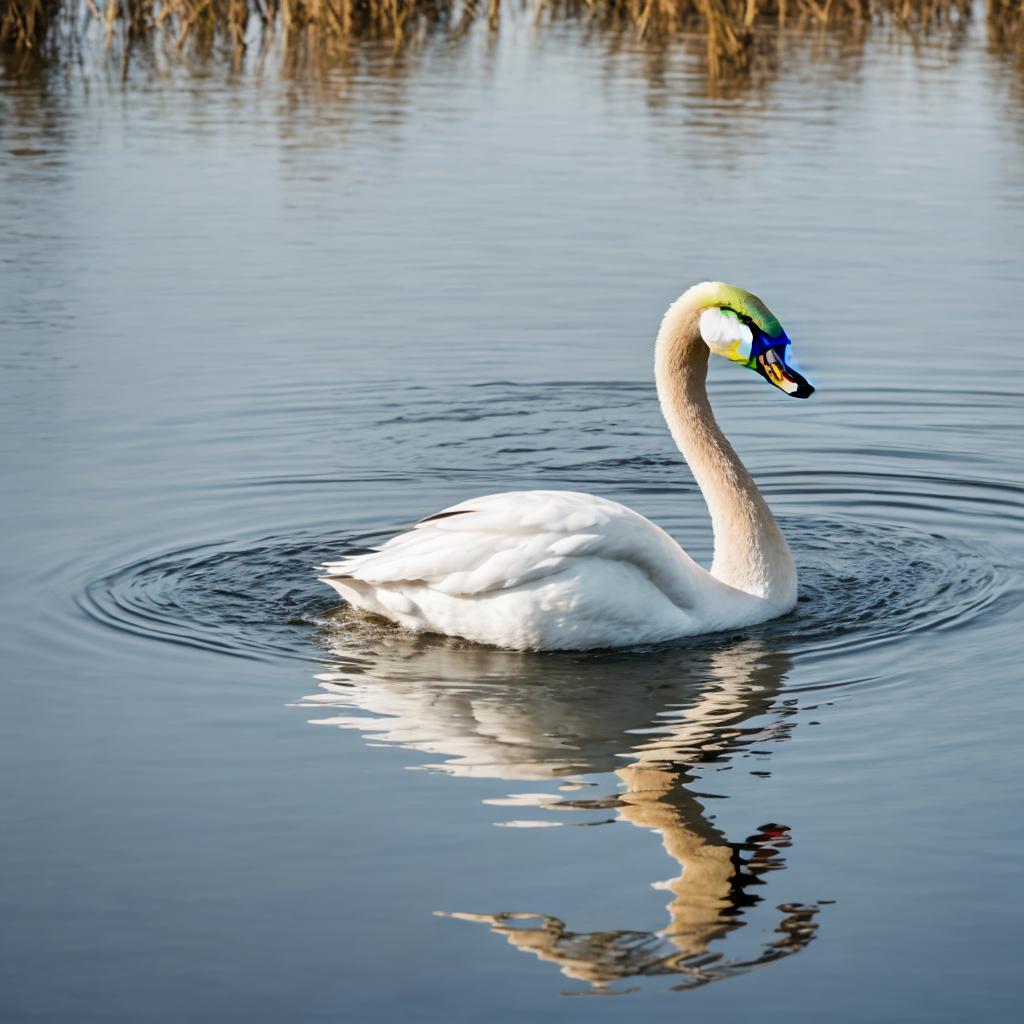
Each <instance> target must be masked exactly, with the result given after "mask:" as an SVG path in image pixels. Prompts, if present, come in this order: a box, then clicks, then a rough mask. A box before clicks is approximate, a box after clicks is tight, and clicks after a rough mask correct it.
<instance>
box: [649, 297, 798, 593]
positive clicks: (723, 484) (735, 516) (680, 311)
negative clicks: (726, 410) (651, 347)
mask: <svg viewBox="0 0 1024 1024" xmlns="http://www.w3.org/2000/svg"><path fill="white" fill-rule="evenodd" d="M700 299H701V296H699V295H698V296H695V295H692V294H691V292H687V293H685V294H684V295H683V296H682V297H681V298H679V299H678V300H677V301H676V302H675V303H674V304H673V305H672V306H670V307H669V310H668V312H667V313H666V314H665V319H664V320H663V321H662V325H661V330H660V331H659V332H658V341H657V346H656V348H655V379H656V380H657V384H658V398H659V400H660V402H661V410H662V412H663V413H664V416H665V419H666V421H667V422H668V426H669V429H670V430H671V431H672V437H673V439H674V440H675V442H676V444H677V445H678V447H679V451H680V452H681V453H682V455H683V458H684V459H686V461H687V463H688V464H689V466H690V469H691V470H692V471H693V475H694V478H695V479H696V481H697V485H698V486H699V487H700V489H701V493H702V494H703V495H704V500H705V501H706V502H707V506H708V511H709V512H710V513H711V523H712V527H713V529H714V534H715V558H714V563H713V564H712V566H711V574H712V575H713V576H715V577H716V578H717V579H719V580H721V581H722V582H723V583H727V584H729V585H730V586H732V587H735V588H736V589H738V590H742V591H745V592H746V593H748V594H754V595H756V596H758V597H763V598H767V599H768V600H770V601H772V602H773V603H776V602H777V603H779V604H780V605H792V604H793V603H794V601H795V600H796V570H795V568H794V566H793V559H792V557H791V556H790V553H789V548H788V547H787V546H786V541H785V539H784V538H783V536H782V533H781V531H780V530H779V527H778V525H777V524H776V522H775V519H774V517H773V516H772V514H771V511H770V510H769V508H768V505H767V503H766V502H765V500H764V498H762V497H761V492H760V491H759V490H758V489H757V485H756V484H755V483H754V479H753V477H751V475H750V473H748V472H747V469H746V467H745V466H744V465H743V463H742V462H741V461H740V458H739V456H738V455H737V454H736V452H735V451H734V450H733V447H732V445H730V444H729V442H728V441H727V440H726V437H725V435H724V434H723V433H722V431H721V428H720V427H719V426H718V423H717V422H716V421H715V417H714V414H713V413H712V411H711V403H710V402H709V401H708V394H707V389H706V387H705V381H706V379H707V372H708V356H709V354H710V353H709V350H708V347H707V345H706V344H705V343H704V340H703V339H702V338H701V336H700V323H699V318H700V313H701V306H702V304H701V302H700Z"/></svg>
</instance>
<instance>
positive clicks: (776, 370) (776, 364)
mask: <svg viewBox="0 0 1024 1024" xmlns="http://www.w3.org/2000/svg"><path fill="white" fill-rule="evenodd" d="M789 345H790V341H789V338H787V337H786V333H785V331H783V332H782V334H781V335H780V336H779V337H777V338H769V337H768V336H767V335H766V334H761V333H760V332H758V336H755V338H754V344H753V346H752V349H753V351H752V352H751V354H750V359H749V360H748V362H747V366H749V367H750V369H752V370H756V371H757V372H758V373H759V374H761V376H762V377H764V379H765V380H766V381H768V383H769V384H774V385H775V387H777V388H778V389H779V390H780V391H784V392H785V393H786V394H787V395H789V396H790V397H792V398H810V397H811V395H813V394H814V385H812V384H811V382H810V381H809V380H807V378H806V377H804V376H803V374H801V373H800V372H799V371H797V370H796V369H795V368H794V367H793V366H791V365H790V364H789V363H788V362H787V361H786V353H787V350H788V349H789Z"/></svg>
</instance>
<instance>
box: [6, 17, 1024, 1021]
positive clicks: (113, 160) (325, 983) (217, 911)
mask: <svg viewBox="0 0 1024 1024" xmlns="http://www.w3.org/2000/svg"><path fill="white" fill-rule="evenodd" d="M789 56H790V59H789V60H787V61H785V62H783V65H782V66H781V67H780V68H778V69H777V73H776V74H774V75H773V76H772V77H771V78H770V79H769V80H767V81H764V82H762V83H760V84H759V86H758V88H756V89H751V90H747V91H739V92H732V93H729V94H727V95H718V96H716V95H712V94H709V90H708V89H707V87H706V82H705V81H704V79H703V77H702V76H701V73H700V70H699V67H698V65H697V62H696V60H695V58H694V57H693V56H692V55H690V54H689V53H687V52H685V51H680V52H678V53H673V52H669V53H661V54H660V55H659V56H658V57H657V59H656V60H655V59H654V58H653V57H652V56H651V54H650V52H649V51H645V50H643V49H642V48H639V47H637V46H636V45H635V44H630V45H623V46H620V47H619V48H617V49H610V48H608V47H604V46H602V45H599V43H598V42H596V41H595V40H593V39H591V38H589V37H586V36H584V35H581V34H580V33H578V32H576V31H575V30H573V29H572V28H571V27H569V28H565V29H550V30H548V31H547V32H545V33H543V34H541V35H539V36H538V35H537V34H535V33H533V32H531V31H530V30H529V27H528V26H526V25H520V26H519V28H518V30H516V31H508V32H503V33H502V35H501V36H500V38H498V39H497V40H489V39H488V37H487V36H486V34H485V33H483V32H474V33H471V34H470V35H469V37H467V38H466V39H464V40H463V41H462V42H461V43H460V44H459V45H458V46H457V47H455V46H452V45H450V44H446V43H444V42H443V41H439V42H434V43H428V44H426V45H425V46H424V47H423V48H421V49H420V50H418V51H416V52H415V53H407V54H405V55H400V56H396V55H395V54H393V53H391V52H387V51H385V50H379V51H374V50H372V49H367V50H365V51H363V57H362V58H361V59H360V61H359V62H358V63H357V64H356V65H355V66H352V67H349V68H347V69H346V70H345V71H344V72H340V71H339V72H338V73H336V74H326V75H324V76H322V77H320V78H317V79H316V80H315V81H313V82H310V81H297V80H293V79H289V78H288V77H287V76H286V75H283V74H278V73H270V72H268V73H267V74H266V75H265V76H264V77H263V78H260V77H258V76H257V75H255V74H253V73H246V74H242V75H239V76H236V77H233V76H232V75H230V74H228V73H226V72H224V71H221V72H217V71H216V70H215V69H212V68H209V67H207V68H200V69H196V70H194V71H193V72H192V73H188V72H184V71H176V72H171V71H166V69H164V71H159V69H158V72H154V73H152V74H143V73H142V72H141V71H139V72H138V73H137V74H135V73H133V75H132V77H131V78H130V79H129V82H128V83H127V85H126V86H125V88H124V89H121V88H120V87H119V86H118V85H116V84H113V83H112V82H110V81H109V80H108V79H107V78H106V77H104V75H102V74H96V73H90V74H84V73H82V72H80V71H76V70H75V69H73V68H70V69H69V68H64V69H61V68H53V69H51V70H50V71H48V72H47V73H45V74H44V73H38V74H32V75H22V74H19V75H14V74H8V75H7V76H6V77H0V223H2V225H3V228H4V230H3V232H2V234H0V292H2V296H3V304H2V313H0V324H2V340H0V460H2V461H0V467H2V476H3V480H4V487H3V491H4V500H3V502H2V503H0V517H2V518H0V536H2V538H3V553H2V563H0V564H2V566H3V573H2V585H0V623H2V626H0V630H2V635H3V651H4V672H3V682H2V684H0V778H2V779H3V783H2V785H0V820H2V821H3V822H4V827H3V830H2V838H0V914H2V918H3V921H4V928H3V931H2V937H0V952H2V955H0V1019H3V1020H4V1021H12V1022H13V1021H19V1022H20V1021H65V1020H75V1021H103V1022H112V1021H132V1022H137V1021H171V1020H174V1021H178V1020H188V1021H208V1020H209V1021H213V1020H246V1021H261V1022H262V1021H268V1022H269V1021H281V1020H299V1021H321V1020H323V1021H336V1020H346V1021H348V1020H352V1021H371V1020H373V1021H376V1020H380V1021H394V1020H413V1021H421V1020H422V1021H478V1020H495V1021H511V1020H513V1019H531V1020H541V1021H547V1020H558V1021H576V1020H580V1021H583V1020H586V1021H591V1020H594V1021H604V1020H636V1019H650V1020H654V1021H662V1020H665V1021H668V1020H677V1019H679V1018H680V1017H681V1016H687V1015H693V1016H697V1015H700V1016H702V1017H704V1018H705V1019H716V1020H724V1021H731V1020H741V1019H743V1020H746V1019H757V1020H760V1021H783V1020H785V1021H787V1022H788V1021H793V1020H806V1021H821V1020H828V1021H838V1022H847V1021H849V1022H853V1021H901V1022H906V1021H922V1022H924V1021H929V1022H934V1021H963V1020H968V1019H970V1020H974V1019H977V1020H985V1021H1004V1020H1006V1021H1009V1020H1017V1019H1019V1017H1020V1013H1021V1012H1022V1010H1024V1005H1022V1003H1024V999H1022V987H1024V986H1022V984H1021V978H1020V972H1019V970H1018V967H1017V961H1018V959H1019V955H1018V941H1019V935H1020V928H1021V924H1022V919H1021V918H1022V915H1021V910H1022V907H1021V899H1020V896H1019V895H1018V890H1019V866H1020V856H1019V849H1020V845H1021V842H1022V841H1024V827H1022V825H1021V811H1022V796H1024V793H1022V786H1021V781H1020V778H1021V777H1020V736H1019V733H1020V726H1019V723H1020V721H1021V716H1022V714H1024V691H1022V689H1021V678H1020V677H1021V672H1020V657H1021V642H1020V637H1021V625H1022V616H1021V597H1022V594H1024V590H1022V586H1021V568H1022V566H1024V542H1022V539H1021V538H1022V531H1021V518H1022V515H1021V497H1022V485H1024V473H1022V467H1021V461H1020V441H1021V430H1022V427H1024V403H1022V399H1024V363H1022V362H1021V359H1020V358H1019V348H1020V341H1019V338H1018V336H1019V334H1020V327H1019V316H1018V315H1017V307H1018V305H1019V303H1020V300H1021V297H1022V295H1024V249H1022V247H1021V242H1020V239H1021V238H1022V237H1024V91H1022V90H1021V87H1020V80H1019V79H1017V78H1015V77H1014V74H1013V71H1012V69H1011V68H1008V67H1007V66H1006V65H1005V63H1004V62H1002V61H1000V60H999V59H998V57H997V56H995V55H993V54H991V53H990V52H989V50H988V49H987V46H986V39H985V34H984V27H983V26H981V25H976V26H974V27H972V28H970V29H969V30H967V31H966V32H965V33H964V34H963V35H962V37H960V38H959V39H958V41H957V45H956V46H955V47H953V46H950V45H949V43H948V40H946V41H943V40H941V39H938V40H928V39H925V40H921V41H919V42H918V44H917V45H916V46H915V45H911V44H910V43H909V42H908V41H906V40H904V41H903V42H900V41H899V40H895V39H894V38H892V37H891V36H889V35H887V34H885V33H878V34H876V36H875V37H873V38H872V39H870V40H868V41H867V42H865V43H862V44H861V45H858V46H856V47H850V46H844V45H843V44H842V42H841V41H840V40H837V39H831V37H828V36H826V37H824V39H819V40H818V42H817V44H815V45H811V44H806V43H796V42H795V43H794V44H793V49H792V50H791V51H790V55H789ZM115 77H116V76H115ZM707 278H720V279H724V280H729V281H733V282H736V283H738V284H741V285H744V286H746V287H749V288H750V289H752V290H754V291H756V292H758V293H759V294H761V295H762V296H763V297H764V298H765V299H766V301H767V302H768V303H769V305H771V307H772V308H773V310H774V311H775V312H777V313H778V314H779V316H780V318H781V319H782V321H783V323H784V324H785V326H786V329H787V331H788V333H789V335H790V337H791V338H792V339H793V345H794V351H795V353H796V355H797V356H798V358H799V360H800V364H801V366H802V368H803V369H805V370H806V372H807V373H808V375H809V376H810V377H811V378H812V380H814V382H815V384H816V385H817V386H818V388H819V390H818V393H817V394H816V395H815V396H814V397H813V398H812V399H811V400H810V401H808V402H805V403H797V402H789V401H788V400H786V399H785V398H784V397H783V396H782V395H781V394H780V393H779V392H777V391H775V390H774V389H771V388H768V387H766V386H765V385H764V383H763V382H762V381H761V380H760V379H759V378H758V377H757V376H756V375H754V374H749V373H746V372H744V371H743V370H741V369H739V368H737V367H734V366H731V365H726V364H725V363H724V361H719V362H721V364H722V365H716V366H714V367H713V370H712V379H711V382H710V392H711V397H712V401H713V404H714V405H715V409H716V412H717V414H718V416H719V419H720V421H721V423H722V425H723V427H724V429H725V430H726V432H727V434H728V435H729V436H730V438H731V439H732V440H733V442H734V444H735V445H736V447H737V449H738V451H739V452H740V453H741V455H742V457H743V458H744V460H745V461H746V463H747V465H748V467H749V468H750V469H751V471H752V473H753V475H754V477H755V478H756V480H757V481H758V483H759V485H760V486H761V487H762V489H763V491H764V493H765V495H766V496H767V498H768V500H769V502H770V503H771V505H772V507H773V509H775V511H776V513H777V515H778V517H779V520H780V523H781V525H782V527H783V529H784V532H785V533H786V536H787V538H788V539H789V542H790V546H791V547H792V549H793V552H794V557H795V558H796V561H797V564H798V568H799V571H800V576H801V600H800V603H799V604H798V607H797V609H796V611H794V612H793V613H792V614H791V615H789V616H787V617H785V618H783V619H781V620H778V621H776V622H773V623H767V624H765V625H763V626H759V627H756V628H754V629H749V630H744V631H743V632H742V633H741V634H736V635H731V634H724V635H716V636H713V637H705V638H698V639H691V640H688V641H685V642H682V643H679V644H675V645H666V646H663V647H658V648H653V649H648V650H638V651H620V652H593V653H585V654H529V653H510V652H502V651H498V650H492V649H486V648H480V647H474V646H472V645H469V644H465V643H462V642H459V641H455V640H447V639H442V638H436V637H414V636H411V635H408V634H404V633H402V632H400V631H397V630H395V629H392V628H390V627H386V626H383V625H381V624H377V623H370V622H366V621H362V620H360V619H358V618H357V617H355V616H353V615H352V614H351V613H349V612H348V611H347V610H346V609H344V608H340V607H338V604H337V601H336V599H335V598H334V596H333V593H332V592H331V591H330V590H328V588H326V587H324V586H323V585H322V584H320V583H318V582H317V581H316V579H315V576H314V572H313V566H314V565H315V564H316V563H317V562H319V561H321V560H323V559H326V558H332V557H339V556H341V555H342V554H344V553H346V552H349V551H355V550H358V549H360V548H364V547H367V546H372V545H373V544H375V543H378V542H380V541H381V540H383V539H385V538H386V537H387V536H389V535H390V534H392V533H393V532H395V531H397V530H399V529H401V528H403V527H405V526H407V525H409V524H410V523H412V522H414V521H416V520H417V519H419V518H421V517H422V516H425V515H428V514H430V513H432V512H434V511H436V510H438V509H440V508H442V507H444V506H445V505H448V504H451V503H453V502H455V501H458V500H461V499H463V498H467V497H471V496H473V495H476V494H483V493H488V492H491V491H496V490H511V489H517V488H534V487H540V488H567V489H572V490H585V491H592V492H594V493H597V494H601V495H604V496H606V497H610V498H613V499H616V500H620V501H623V502H626V503H627V504H629V505H631V506H632V507H634V508H636V509H637V510H638V511H640V512H642V513H644V514H645V515H648V516H649V517H651V518H652V519H654V520H655V521H656V522H658V523H659V524H661V525H663V526H664V527H665V528H666V529H668V530H669V531H670V532H671V533H672V534H673V535H674V536H675V537H677V538H678V539H679V540H680V541H681V543H683V544H684V546H685V547H686V548H687V550H688V551H690V553H691V554H693V555H694V556H695V557H696V558H698V560H701V561H703V562H705V563H706V562H707V561H709V559H710V554H711V537H710V529H709V524H708V520H707V513H706V510H705V508H704V506H703V504H702V501H701V499H700V495H699V493H698V492H697V490H696V488H695V486H694V484H693V481H692V478H691V476H690V474H689V472H688V471H687V469H686V467H685V466H684V465H683V464H682V462H681V460H680V459H679V457H678V456H677V454H676V453H675V451H674V449H673V446H672V443H671V439H670V437H669V435H668V432H667V430H666V429H665V427H664V424H663V422H662V420H661V417H660V413H659V411H658V407H657V402H656V397H655V394H654V386H653V379H652V355H653V339H654V334H655V332H656V330H657V326H658V323H659V321H660V317H661V314H662V313H663V311H664V309H665V307H666V306H667V305H668V303H669V302H670V301H671V300H673V299H674V298H675V297H676V296H677V295H678V294H679V293H680V292H681V291H682V290H683V289H684V288H685V287H686V286H688V285H689V284H691V283H693V282H695V281H699V280H703V279H707ZM580 995H592V996H595V997H594V998H586V999H583V998H573V997H574V996H580ZM613 996H615V998H612V997H613Z"/></svg>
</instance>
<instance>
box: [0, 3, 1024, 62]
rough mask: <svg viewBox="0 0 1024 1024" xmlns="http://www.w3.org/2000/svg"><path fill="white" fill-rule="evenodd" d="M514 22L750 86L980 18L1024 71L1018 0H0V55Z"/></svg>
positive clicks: (396, 34)
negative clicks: (787, 43)
mask: <svg viewBox="0 0 1024 1024" xmlns="http://www.w3.org/2000/svg"><path fill="white" fill-rule="evenodd" d="M512 17H519V18H520V19H523V20H527V21H529V22H532V23H533V24H535V25H536V26H537V27H538V28H540V29H543V28H544V27H545V26H550V25H554V24H555V23H558V22H565V23H575V24H577V25H579V26H580V27H581V28H583V29H584V30H585V31H587V32H588V33H589V34H591V35H593V34H596V33H605V34H607V35H609V36H611V37H614V38H616V39H618V40H620V41H621V40H623V39H627V38H628V39H629V40H630V41H631V42H632V44H633V45H635V46H646V47H650V48H651V49H657V48H659V47H662V48H664V47H666V46H669V45H672V44H673V43H674V42H677V41H685V42H686V43H687V45H689V46H691V47H693V46H694V45H696V47H697V49H698V52H699V53H700V55H701V58H702V62H703V65H704V69H705V71H706V74H707V77H708V79H709V80H712V81H725V80H728V79H730V78H731V79H742V78H744V77H747V78H749V76H750V74H751V73H752V72H753V71H755V70H756V69H757V67H758V65H759V64H764V63H768V64H771V63H772V62H773V61H777V60H778V47H779V40H780V39H781V38H782V37H783V36H786V35H789V36H792V35H795V34H799V33H802V34H805V35H806V34H809V33H813V32H818V33H819V34H820V33H831V34H833V35H837V36H838V35H845V36H846V37H847V38H851V39H853V40H862V39H863V38H864V35H865V34H866V32H867V31H868V30H870V29H871V28H872V27H874V26H885V27H887V28H888V29H890V30H892V31H895V32H898V33H901V34H905V35H907V36H909V37H910V39H911V40H912V41H913V42H915V43H916V42H918V41H920V40H922V39H924V38H925V37H932V36H935V35H936V34H938V33H944V34H946V35H947V36H948V37H950V38H952V39H953V41H954V43H955V41H956V39H957V38H958V37H960V38H962V37H963V36H964V34H965V33H966V32H967V29H968V26H969V25H970V24H971V23H972V21H973V20H974V19H977V18H979V17H984V18H985V19H986V20H987V31H988V43H989V46H990V47H991V48H992V49H993V51H995V52H997V53H999V54H1000V55H1001V56H1003V57H1005V58H1006V59H1007V60H1008V61H1009V62H1011V63H1012V64H1014V65H1015V66H1017V67H1018V68H1019V69H1020V68H1022V67H1024V0H985V3H984V5H981V3H980V0H979V2H978V3H976V2H975V0H0V51H4V52H5V54H6V56H7V58H8V60H7V64H8V69H10V59H11V58H14V60H15V64H17V63H19V59H20V62H21V63H26V62H27V63H34V64H35V65H36V66H38V65H40V64H46V63H50V62H54V61H59V60H61V59H62V58H65V57H67V56H69V55H71V54H74V53H76V52H77V54H78V55H81V53H82V52H84V50H85V49H86V48H87V47H92V48H95V49H96V50H97V51H99V52H101V53H102V54H103V55H104V57H105V59H106V60H109V61H111V62H116V63H117V64H119V66H120V73H121V78H122V79H124V78H126V77H127V74H128V69H129V65H130V62H131V60H132V59H133V54H136V53H137V54H139V55H140V56H141V55H143V54H145V53H146V52H147V51H148V52H150V53H152V52H153V50H154V49H155V48H157V47H159V48H160V49H161V52H162V53H163V54H164V55H166V56H167V57H170V58H171V59H172V60H173V59H186V58H188V57H193V56H197V57H199V58H201V59H203V60H209V59H211V58H214V57H218V58H223V59H226V60H227V61H228V62H230V64H231V65H232V66H234V67H236V68H238V67H241V66H242V64H243V62H244V61H245V60H246V59H247V58H249V57H251V56H252V54H253V53H254V52H255V53H256V54H257V55H259V56H260V58H262V56H263V55H265V53H266V52H267V51H268V50H269V49H270V48H271V47H273V46H275V45H276V46H280V47H283V50H284V52H285V53H286V54H287V55H288V56H289V63H291V64H292V65H293V66H295V65H296V64H297V63H299V62H305V63H306V64H308V65H312V64H315V63H318V62H319V63H324V62H327V63H329V62H330V61H331V60H332V59H333V60H335V61H337V60H339V59H344V57H345V56H346V55H347V54H351V51H352V48H353V47H355V46H358V45H360V44H364V43H367V42H372V43H374V44H376V45H378V46H390V47H392V48H394V49H395V50H399V49H403V48H407V47H410V46H415V45H416V44H417V43H422V42H423V41H425V40H426V39H427V38H428V37H436V36H438V35H446V36H448V37H451V38H460V37H462V36H464V35H466V34H467V33H468V32H469V31H470V30H473V29H477V28H478V27H479V28H482V29H483V30H484V31H486V32H487V33H489V34H495V35H496V34H497V33H499V32H500V31H501V29H502V26H503V23H505V22H506V21H508V20H510V19H511V18H512Z"/></svg>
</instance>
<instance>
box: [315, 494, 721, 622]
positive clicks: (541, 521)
mask: <svg viewBox="0 0 1024 1024" xmlns="http://www.w3.org/2000/svg"><path fill="white" fill-rule="evenodd" d="M581 557H589V558H604V559H609V560H613V561H620V562H625V563H629V564H632V565H633V566H635V567H636V568H638V569H639V570H640V571H641V572H643V573H644V574H645V575H646V576H647V577H649V578H650V580H651V581H652V582H653V583H654V584H655V585H656V586H657V587H658V589H659V590H661V591H662V592H663V593H664V594H665V595H666V596H667V597H668V598H669V599H670V600H671V601H672V602H673V603H674V604H676V605H678V606H679V607H680V608H683V609H687V608H692V607H694V606H695V605H696V604H697V603H698V601H699V597H700V591H699V588H701V587H704V588H706V587H707V584H708V581H710V580H712V579H713V577H711V575H710V574H709V573H708V572H707V571H706V570H704V569H702V568H701V567H700V566H699V565H697V563H696V562H694V561H693V559H691V558H690V557H689V555H687V554H686V552H685V551H683V549H682V548H681V547H680V546H679V545H678V544H677V543H676V542H675V541H674V540H673V539H672V538H671V537H670V536H669V535H668V534H667V533H665V531H664V530H662V529H661V528H660V527H658V526H655V525H654V523H652V522H651V521H650V520H648V519H645V518H644V517H643V516H642V515H640V514H639V513H637V512H634V511H633V510H632V509H629V508H626V506H625V505H620V504H619V503H618V502H614V501H609V500H607V499H605V498H598V497H595V496H594V495H591V494H579V493H576V492H574V491H512V492H508V493H504V494H489V495H485V496H484V497H481V498H474V499H472V500H470V501H465V502H462V503H460V504H458V505H452V506H451V507H450V508H446V509H444V510H443V511H442V512H439V513H437V514H436V515H433V516H430V517H428V518H427V519H424V520H423V521H422V522H420V523H418V524H417V525H416V526H415V527H414V528H413V529H412V530H410V531H409V532H408V533H403V534H399V535H398V536H397V537H394V538H392V539H391V540H389V541H388V542H387V543H386V544H384V545H383V546H382V547H381V548H380V549H379V550H378V551H373V552H370V553H369V554H365V555H353V556H351V557H349V558H344V559H342V560H341V561H338V562H328V563H327V564H326V565H324V566H323V569H324V571H325V579H330V578H331V577H334V578H339V577H348V578H349V579H352V580H356V581H359V582H362V583H367V584H371V585H373V586H378V587H384V588H386V587H387V586H388V585H389V584H391V585H396V584H401V583H419V584H423V585H426V586H428V587H430V588H431V589H434V590H437V591H440V592H442V593H446V594H453V595H455V594H458V595H479V594H485V593H488V592H491V591H496V590H504V589H509V588H512V587H518V586H521V585H523V584H525V583H530V582H535V581H537V580H541V579H544V578H547V577H551V576H556V575H558V574H559V573H561V572H563V571H565V570H566V569H568V568H569V567H570V566H571V565H572V563H573V559H576V558H581Z"/></svg>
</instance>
